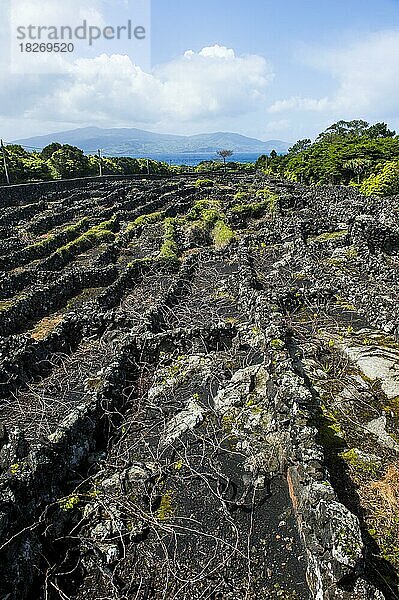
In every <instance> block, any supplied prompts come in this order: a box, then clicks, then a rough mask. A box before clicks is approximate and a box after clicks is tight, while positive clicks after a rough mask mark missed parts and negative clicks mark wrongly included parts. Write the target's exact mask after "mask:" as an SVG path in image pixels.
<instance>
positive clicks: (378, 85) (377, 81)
mask: <svg viewBox="0 0 399 600" xmlns="http://www.w3.org/2000/svg"><path fill="white" fill-rule="evenodd" d="M306 62H307V63H308V64H309V65H310V66H312V67H314V68H318V69H321V70H323V71H326V72H327V73H329V74H330V75H331V76H332V77H333V78H334V79H335V80H336V81H337V85H336V89H335V92H333V93H332V94H331V95H330V96H329V97H324V98H307V97H301V96H293V97H290V98H288V99H283V100H278V101H277V102H275V103H274V104H273V105H272V106H271V107H270V108H269V110H270V112H273V113H277V112H287V111H314V112H326V113H329V114H332V115H336V114H340V115H342V116H345V117H347V118H352V117H354V116H362V115H364V116H367V118H370V119H372V118H384V117H385V118H389V117H393V118H396V117H397V116H398V105H397V98H398V95H399V29H395V30H389V31H380V32H378V33H374V34H372V35H370V36H368V37H367V38H365V39H364V40H361V41H357V42H355V43H353V44H351V45H349V46H347V47H344V48H342V47H341V48H339V49H333V50H327V51H326V50H321V49H318V50H317V51H315V49H313V50H312V51H309V52H308V55H307V59H306Z"/></svg>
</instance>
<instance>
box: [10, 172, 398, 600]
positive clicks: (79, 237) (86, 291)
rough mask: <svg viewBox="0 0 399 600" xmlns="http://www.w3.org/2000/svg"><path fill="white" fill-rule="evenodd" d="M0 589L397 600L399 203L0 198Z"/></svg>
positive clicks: (211, 188)
mask: <svg viewBox="0 0 399 600" xmlns="http://www.w3.org/2000/svg"><path fill="white" fill-rule="evenodd" d="M0 201H1V202H2V216H1V222H0V270H1V272H0V532H1V536H0V561H1V566H2V577H1V578H0V598H1V599H2V600H6V599H7V600H8V599H10V600H11V599H15V600H23V599H29V600H31V599H46V600H47V599H51V600H52V599H62V600H68V599H71V600H72V599H74V600H81V599H83V598H90V599H93V600H100V599H112V600H114V599H115V600H116V599H118V600H119V599H120V600H122V599H129V600H130V599H132V600H133V599H136V600H145V599H159V600H161V599H162V600H172V599H173V600H183V599H190V600H191V599H192V600H197V599H198V600H200V599H201V600H202V599H207V598H208V599H214V600H222V599H223V600H225V599H226V600H227V599H231V600H251V599H253V600H255V599H274V598H282V599H298V600H307V599H310V598H315V599H317V600H323V599H327V600H328V599H333V598H334V599H335V598H337V599H338V598H339V599H343V600H346V599H348V600H349V599H359V600H360V599H368V600H372V599H373V600H382V599H383V598H386V599H387V600H389V599H394V598H398V597H399V590H398V572H399V460H398V452H399V432H398V419H399V342H398V339H399V319H398V316H399V303H398V291H399V276H398V273H399V270H398V266H399V255H398V251H399V212H398V211H399V201H398V198H397V197H392V198H383V199H377V198H368V199H365V198H363V197H362V196H360V195H359V194H358V193H357V191H356V190H354V189H351V188H342V187H333V186H326V187H318V188H308V187H302V186H299V185H294V184H290V183H286V182H281V181H273V180H268V179H266V178H265V177H264V176H262V175H260V174H257V175H245V176H244V175H237V174H236V175H234V174H232V175H231V174H229V175H226V176H223V175H219V176H215V177H214V178H212V179H210V180H208V179H202V180H198V181H196V180H195V179H187V178H186V179H183V178H176V179H173V178H172V179H165V180H145V179H144V180H138V181H128V180H126V181H123V180H122V181H117V182H109V181H108V182H98V181H97V182H92V183H89V184H86V185H85V186H84V187H76V188H73V187H71V186H68V188H67V189H65V190H63V189H62V186H58V187H57V188H56V189H54V190H53V191H51V189H50V188H48V189H47V190H46V191H45V192H43V193H42V194H40V193H38V192H35V195H34V197H32V198H30V194H29V192H27V191H26V189H25V191H24V188H23V187H21V188H15V189H14V191H13V192H12V193H10V192H7V193H6V192H5V191H4V192H0Z"/></svg>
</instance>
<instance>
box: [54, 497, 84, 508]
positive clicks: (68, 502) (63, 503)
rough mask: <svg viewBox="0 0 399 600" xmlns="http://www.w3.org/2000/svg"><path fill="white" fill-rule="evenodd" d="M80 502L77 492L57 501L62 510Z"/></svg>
mask: <svg viewBox="0 0 399 600" xmlns="http://www.w3.org/2000/svg"><path fill="white" fill-rule="evenodd" d="M79 502H80V498H79V496H78V495H77V494H72V495H71V496H67V497H66V498H62V499H61V500H59V501H58V504H59V506H60V508H61V510H63V511H68V510H72V509H74V508H75V507H76V506H77V505H78V504H79Z"/></svg>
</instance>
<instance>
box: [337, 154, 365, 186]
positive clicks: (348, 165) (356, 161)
mask: <svg viewBox="0 0 399 600" xmlns="http://www.w3.org/2000/svg"><path fill="white" fill-rule="evenodd" d="M371 165H372V162H371V160H368V159H367V158H352V159H351V160H347V161H346V162H344V163H343V168H344V169H347V170H348V171H349V172H350V173H353V174H354V175H355V176H356V178H357V183H358V184H359V183H360V177H361V176H362V175H363V174H364V173H365V172H366V171H367V169H369V168H370V167H371Z"/></svg>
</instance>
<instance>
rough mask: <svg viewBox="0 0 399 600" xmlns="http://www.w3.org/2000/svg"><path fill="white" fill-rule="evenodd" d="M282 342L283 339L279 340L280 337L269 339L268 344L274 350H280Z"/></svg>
mask: <svg viewBox="0 0 399 600" xmlns="http://www.w3.org/2000/svg"><path fill="white" fill-rule="evenodd" d="M284 345H285V344H284V342H283V340H280V338H275V339H273V340H271V342H270V346H271V347H272V348H273V349H274V350H282V349H283V348H284Z"/></svg>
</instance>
